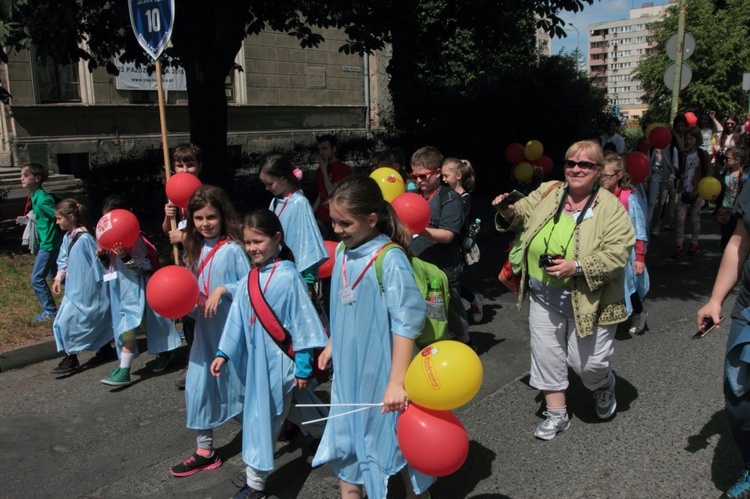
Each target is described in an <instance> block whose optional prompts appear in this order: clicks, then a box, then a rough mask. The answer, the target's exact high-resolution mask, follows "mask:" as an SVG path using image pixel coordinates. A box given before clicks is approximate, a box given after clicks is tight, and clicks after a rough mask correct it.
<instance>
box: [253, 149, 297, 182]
mask: <svg viewBox="0 0 750 499" xmlns="http://www.w3.org/2000/svg"><path fill="white" fill-rule="evenodd" d="M261 165H262V166H261V167H260V173H265V174H266V175H270V176H272V177H280V178H283V179H286V181H287V182H289V183H290V184H291V185H292V187H294V188H295V189H297V190H299V189H300V182H299V179H298V178H297V177H295V176H294V165H293V164H292V161H291V160H290V159H289V158H288V157H286V156H284V155H283V154H280V153H275V152H274V153H269V154H266V155H265V156H263V159H262V161H261Z"/></svg>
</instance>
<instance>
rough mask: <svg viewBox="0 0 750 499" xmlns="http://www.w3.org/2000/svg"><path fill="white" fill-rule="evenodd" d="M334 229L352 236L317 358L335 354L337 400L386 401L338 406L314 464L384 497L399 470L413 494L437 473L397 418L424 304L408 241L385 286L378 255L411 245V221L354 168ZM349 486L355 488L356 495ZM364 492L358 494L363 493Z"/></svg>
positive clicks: (334, 206)
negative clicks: (412, 448) (423, 468)
mask: <svg viewBox="0 0 750 499" xmlns="http://www.w3.org/2000/svg"><path fill="white" fill-rule="evenodd" d="M329 207H330V212H331V219H332V221H333V229H334V231H335V232H336V235H337V236H339V237H340V238H341V240H342V242H343V244H344V246H345V249H344V251H341V252H339V251H337V252H336V262H335V264H334V268H333V274H332V276H331V339H330V342H329V343H328V345H327V346H326V348H325V350H323V353H322V354H321V355H320V358H319V359H318V365H319V366H320V367H323V366H325V365H326V363H327V362H328V360H332V361H333V366H334V370H335V375H334V377H333V386H332V389H331V402H332V403H333V404H352V403H378V402H382V403H383V406H382V408H379V407H376V408H372V409H368V410H366V411H361V412H356V413H353V414H348V415H345V416H340V417H335V416H336V415H337V414H340V413H342V412H345V411H347V410H350V409H351V408H350V407H349V408H347V407H335V406H334V407H332V408H331V416H332V418H331V419H330V420H328V423H327V426H326V429H325V433H324V434H323V440H322V442H321V444H320V446H319V448H318V452H317V453H316V455H315V458H314V459H313V466H318V465H321V464H324V463H328V464H329V465H330V466H331V468H332V469H333V471H334V473H336V475H337V476H338V477H339V479H340V484H341V495H342V497H359V496H361V494H362V490H361V486H362V485H364V486H365V489H366V490H367V496H368V497H372V498H379V499H380V498H385V497H386V496H387V492H388V491H387V485H388V478H389V477H390V476H391V475H393V474H395V473H397V472H399V471H401V472H402V477H403V478H404V481H405V483H406V490H407V494H408V497H415V494H422V493H424V495H423V496H420V497H427V496H428V494H427V493H426V489H427V487H429V486H430V484H432V483H433V482H434V480H435V479H434V478H432V477H428V476H425V475H423V474H421V473H419V472H417V471H415V470H413V469H411V467H409V466H408V465H407V464H406V462H405V461H404V457H403V455H402V454H401V451H400V450H399V448H398V440H397V439H396V421H397V418H398V414H399V411H402V410H403V409H404V408H405V404H406V400H407V395H406V390H405V389H404V376H405V374H406V370H407V368H408V366H409V363H410V362H411V359H412V355H413V352H414V339H415V338H416V337H417V336H419V334H420V333H421V331H422V326H423V323H424V320H425V313H426V306H425V302H424V299H423V298H422V295H421V294H420V292H419V290H418V288H417V285H416V283H415V282H414V276H413V273H412V269H411V264H410V263H409V260H408V258H407V256H406V254H405V253H404V252H402V251H389V252H388V253H386V255H385V258H384V259H383V266H382V282H383V287H384V289H383V291H381V289H380V285H379V284H378V279H377V275H376V272H375V265H374V261H375V259H376V258H377V255H378V254H379V252H380V249H381V248H382V247H383V245H384V244H386V243H388V242H389V241H391V240H393V241H395V242H397V243H398V244H400V245H401V246H402V247H404V248H408V244H409V240H410V237H409V232H408V229H406V228H405V227H404V225H403V224H402V223H401V222H400V221H399V220H398V217H397V216H396V214H395V212H394V211H393V208H392V207H391V205H390V204H389V203H387V202H386V201H385V200H384V199H383V196H382V194H381V191H380V188H379V187H378V185H377V183H376V182H375V181H374V180H372V179H371V178H369V177H363V176H350V177H347V178H346V179H344V180H343V181H341V183H340V184H338V185H337V186H336V187H335V188H334V190H333V192H332V193H331V197H330V201H329ZM349 494H352V495H351V496H349ZM357 494H359V496H357Z"/></svg>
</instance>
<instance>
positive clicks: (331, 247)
mask: <svg viewBox="0 0 750 499" xmlns="http://www.w3.org/2000/svg"><path fill="white" fill-rule="evenodd" d="M323 243H324V244H325V245H326V250H327V251H328V260H326V261H325V262H323V265H321V266H320V267H318V277H322V278H326V277H331V273H332V272H333V261H334V260H335V259H336V248H337V247H338V245H339V243H337V242H336V241H323Z"/></svg>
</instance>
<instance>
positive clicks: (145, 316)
mask: <svg viewBox="0 0 750 499" xmlns="http://www.w3.org/2000/svg"><path fill="white" fill-rule="evenodd" d="M129 250H130V258H131V260H132V261H133V262H135V264H136V265H137V266H138V267H140V269H141V272H140V273H138V272H135V271H134V270H133V269H131V268H128V266H127V265H125V263H124V262H123V261H122V259H120V258H119V257H118V256H117V255H115V254H114V253H113V252H111V251H110V252H109V261H110V264H109V271H110V272H111V271H113V270H114V271H116V272H117V278H116V279H112V280H111V281H109V282H108V283H107V284H109V296H110V301H111V305H112V327H113V329H114V337H115V346H116V348H115V350H116V351H117V355H118V357H119V356H120V351H121V350H122V335H123V334H124V333H126V332H128V331H131V330H133V329H137V328H139V327H140V328H141V330H142V331H143V332H144V333H146V341H147V345H148V351H149V353H152V354H156V353H161V352H168V351H170V350H174V349H175V348H177V347H179V346H180V344H181V343H182V339H181V338H180V333H179V332H178V331H177V329H175V327H174V323H173V322H172V321H171V320H170V319H165V318H164V317H161V316H159V315H157V314H156V313H154V311H153V310H152V309H151V307H150V306H149V304H148V302H147V301H146V284H147V283H148V278H149V275H148V273H149V271H150V270H152V266H151V261H150V260H149V259H148V250H147V249H146V245H145V243H144V242H143V237H141V236H140V235H139V236H138V239H136V241H135V244H134V245H133V246H132V247H131V248H129ZM135 354H136V355H138V345H137V344H136V351H135Z"/></svg>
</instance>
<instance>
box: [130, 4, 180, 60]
mask: <svg viewBox="0 0 750 499" xmlns="http://www.w3.org/2000/svg"><path fill="white" fill-rule="evenodd" d="M128 10H129V11H130V24H131V26H132V27H133V33H134V34H135V37H136V39H137V40H138V44H139V45H140V46H141V47H142V48H143V50H145V51H146V53H147V54H148V55H150V56H151V58H152V59H154V60H157V59H158V58H159V56H160V55H161V53H162V52H163V51H164V49H165V48H167V44H168V43H169V39H170V37H171V36H172V27H173V26H174V0H128Z"/></svg>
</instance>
